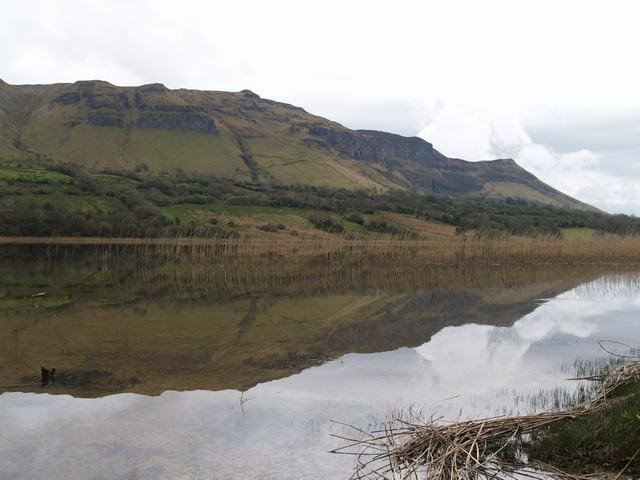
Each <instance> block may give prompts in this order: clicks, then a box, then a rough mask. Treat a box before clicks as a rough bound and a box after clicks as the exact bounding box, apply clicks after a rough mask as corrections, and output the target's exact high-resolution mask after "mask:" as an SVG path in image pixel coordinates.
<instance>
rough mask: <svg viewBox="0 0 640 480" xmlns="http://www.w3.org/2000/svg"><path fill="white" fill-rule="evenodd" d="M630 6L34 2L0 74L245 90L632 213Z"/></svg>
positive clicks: (8, 35) (638, 178)
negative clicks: (515, 168) (413, 138)
mask: <svg viewBox="0 0 640 480" xmlns="http://www.w3.org/2000/svg"><path fill="white" fill-rule="evenodd" d="M639 18H640V2H637V1H635V0H628V1H619V0H608V1H606V2H605V1H604V0H603V1H599V2H594V1H589V0H580V1H571V0H562V1H558V0H554V1H546V0H533V1H528V0H518V1H513V0H505V1H497V0H483V1H477V0H470V1H452V0H447V1H444V0H443V1H440V2H430V1H424V0H422V1H415V2H414V1H401V0H397V1H394V2H391V1H385V2H382V1H372V0H368V1H354V0H350V1H346V0H341V1H333V0H323V1H321V2H305V1H300V0H298V1H277V0H271V1H259V0H256V1H243V0H234V1H233V2H230V1H220V2H217V1H190V0H180V1H173V2H170V1H164V0H161V1H136V0H127V1H119V0H110V1H102V2H98V1H97V0H96V1H91V2H90V1H80V0H77V1H68V0H56V1H53V0H52V1H29V0H22V1H20V2H5V3H3V5H2V13H1V14H0V65H1V67H2V69H1V70H0V78H2V79H3V80H5V81H6V82H9V83H14V84H21V83H51V82H73V81H75V80H78V79H103V80H107V81H109V82H111V83H114V84H117V85H138V84H143V83H151V82H161V83H164V84H165V85H167V86H168V87H170V88H183V87H184V88H197V89H207V90H241V89H244V88H249V89H251V90H253V91H255V92H256V93H258V94H260V95H261V96H263V97H267V98H273V99H276V100H281V101H286V102H290V103H294V104H296V105H299V106H302V107H304V108H305V109H306V110H308V111H310V112H311V113H315V114H318V115H322V116H326V117H329V118H331V119H332V120H336V121H338V122H340V123H342V124H344V125H346V126H348V127H351V128H372V129H380V130H386V131H390V132H395V133H400V134H403V135H419V136H421V137H423V138H424V139H426V140H428V141H430V142H431V143H433V144H434V145H435V147H436V148H437V149H438V150H440V151H441V152H443V153H445V154H446V155H448V156H452V157H460V158H464V159H467V160H473V161H476V160H486V159H493V158H500V157H513V158H515V160H516V161H517V162H518V163H519V164H520V165H522V166H523V167H525V168H527V169H528V170H530V171H531V172H533V173H534V174H536V175H538V176H539V177H540V178H541V179H542V180H544V181H546V182H548V183H549V184H551V185H553V186H554V187H556V188H559V189H560V190H562V191H564V192H566V193H568V194H570V195H573V196H575V197H577V198H579V199H581V200H583V201H586V202H589V203H591V204H593V205H596V206H598V207H600V208H602V209H604V210H607V211H609V212H622V213H634V214H640V157H639V155H640V62H639V61H638V48H639V47H640V28H638V26H637V24H638V19H639Z"/></svg>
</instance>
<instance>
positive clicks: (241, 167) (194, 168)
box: [0, 81, 590, 210]
mask: <svg viewBox="0 0 640 480" xmlns="http://www.w3.org/2000/svg"><path fill="white" fill-rule="evenodd" d="M16 160H38V161H44V160H46V161H53V162H58V163H60V162H62V163H64V162H66V163H73V164H76V165H80V166H83V167H85V168H87V169H89V170H90V171H93V172H95V171H100V170H103V169H107V168H108V169H117V170H123V171H129V172H132V171H150V172H154V173H162V172H165V173H174V172H175V171H176V170H178V169H180V170H181V171H183V172H185V173H189V174H200V175H202V174H204V175H216V176H218V177H222V178H226V179H231V180H237V181H247V180H250V181H251V182H252V183H254V184H261V185H273V186H280V185H305V186H323V187H328V188H344V189H351V190H356V189H365V190H369V191H371V192H378V193H379V192H385V191H389V190H406V191H414V192H419V193H423V194H438V195H447V196H452V197H458V198H460V197H466V196H480V197H483V198H486V197H491V198H501V199H504V198H507V197H512V198H515V199H516V200H523V201H529V202H533V203H540V204H548V205H553V206H557V207H567V208H576V209H586V210H588V209H590V207H589V206H587V205H585V204H582V203H580V202H578V201H576V200H575V199H572V198H570V197H568V196H566V195H563V194H562V193H561V192H558V191H556V190H554V189H553V188H551V187H549V186H548V185H546V184H544V183H542V182H540V181H539V180H538V179H537V178H535V177H534V176H533V175H530V174H529V173H527V172H526V171H525V170H523V169H522V168H520V167H519V166H518V165H516V164H515V162H513V161H512V160H496V161H488V162H475V163H474V162H466V161H464V160H458V159H449V158H446V157H445V156H444V155H442V154H440V153H439V152H437V151H436V150H434V149H433V146H432V145H431V144H429V143H428V142H425V141H424V140H422V139H419V138H415V137H413V138H408V137H402V136H399V135H393V134H389V133H384V132H377V131H369V130H357V131H354V130H349V129H347V128H345V127H343V126H341V125H339V124H337V123H335V122H331V121H329V120H327V119H324V118H321V117H317V116H314V115H311V114H309V113H307V112H305V111H304V110H303V109H301V108H299V107H295V106H292V105H287V104H284V103H279V102H275V101H272V100H267V99H263V98H260V97H259V96H258V95H256V94H254V93H253V92H250V91H248V90H245V91H242V92H212V91H195V90H182V89H181V90H169V89H167V88H166V87H164V86H163V85H160V84H152V85H143V86H140V87H117V86H114V85H111V84H109V83H107V82H102V81H79V82H75V83H73V84H53V85H22V86H13V85H8V84H6V83H4V82H2V81H0V162H7V161H16Z"/></svg>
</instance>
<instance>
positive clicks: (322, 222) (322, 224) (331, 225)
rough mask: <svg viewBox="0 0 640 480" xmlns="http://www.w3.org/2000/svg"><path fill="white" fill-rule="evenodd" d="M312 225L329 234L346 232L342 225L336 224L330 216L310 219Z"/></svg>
mask: <svg viewBox="0 0 640 480" xmlns="http://www.w3.org/2000/svg"><path fill="white" fill-rule="evenodd" d="M309 221H310V222H311V224H312V225H313V226H314V227H316V228H319V229H320V230H324V231H325V232H329V233H342V232H343V231H344V227H343V226H342V224H341V223H339V222H336V221H335V220H334V219H333V218H331V217H330V216H328V215H326V216H325V215H314V216H312V217H311V218H309Z"/></svg>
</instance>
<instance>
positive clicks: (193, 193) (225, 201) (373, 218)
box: [0, 160, 640, 238]
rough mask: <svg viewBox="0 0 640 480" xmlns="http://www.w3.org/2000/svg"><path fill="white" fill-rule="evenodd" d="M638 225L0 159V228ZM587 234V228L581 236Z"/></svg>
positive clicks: (498, 203) (139, 232)
mask: <svg viewBox="0 0 640 480" xmlns="http://www.w3.org/2000/svg"><path fill="white" fill-rule="evenodd" d="M478 232H480V233H483V232H506V233H509V234H530V233H544V234H553V235H564V236H566V237H571V238H576V237H585V238H587V237H588V236H593V235H598V234H600V233H616V234H622V235H625V234H633V233H636V234H637V233H640V220H638V219H636V218H634V217H627V216H622V215H619V216H611V215H606V214H603V213H600V212H591V211H583V210H570V209H563V208H557V207H553V206H545V205H540V204H530V203H527V202H523V201H520V200H516V199H513V198H511V197H509V198H508V199H507V200H506V201H505V200H499V199H491V198H480V197H470V198H467V199H454V198H449V197H443V196H433V195H432V196H425V195H421V194H417V193H412V192H407V191H401V190H392V191H386V192H376V191H373V190H368V189H357V190H356V189H347V188H343V189H331V188H326V187H313V186H311V187H309V186H302V185H298V186H274V185H256V184H254V183H252V182H251V181H249V180H248V179H247V180H245V181H240V180H229V179H223V178H220V177H218V176H215V175H189V174H186V173H173V174H170V173H154V172H152V171H139V172H127V171H119V170H100V171H93V172H92V171H89V170H88V169H85V168H82V167H78V166H75V165H73V164H58V163H52V162H50V161H47V160H39V161H35V160H34V161H14V162H8V161H7V162H5V163H4V165H2V164H0V236H107V237H114V236H125V237H126V236H154V237H157V236H174V235H198V236H222V237H238V236H265V235H268V236H272V237H274V238H275V237H277V236H283V235H287V236H298V235H303V236H304V235H317V234H319V233H322V234H326V233H329V234H333V235H346V236H352V237H353V236H356V237H357V236H376V235H392V236H395V237H397V236H404V237H407V236H409V237H433V236H440V237H442V236H452V235H456V234H461V233H467V234H469V233H478ZM587 233H588V235H587Z"/></svg>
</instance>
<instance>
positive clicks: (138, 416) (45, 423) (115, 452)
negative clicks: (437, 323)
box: [0, 277, 640, 480]
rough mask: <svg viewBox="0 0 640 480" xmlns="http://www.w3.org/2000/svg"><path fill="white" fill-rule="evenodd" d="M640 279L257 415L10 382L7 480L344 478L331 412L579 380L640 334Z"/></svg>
mask: <svg viewBox="0 0 640 480" xmlns="http://www.w3.org/2000/svg"><path fill="white" fill-rule="evenodd" d="M633 278H635V281H632V280H633ZM638 284H640V281H638V280H637V277H631V280H630V279H629V277H616V278H611V277H610V278H608V279H604V280H599V281H596V282H591V283H590V284H587V285H585V286H582V287H579V288H577V289H574V290H572V291H570V292H567V293H565V294H562V295H560V296H559V297H557V298H555V299H552V300H549V301H547V302H545V303H543V304H542V305H541V306H540V307H539V308H537V309H536V310H535V311H534V312H532V313H531V314H529V315H526V316H525V317H523V318H522V319H520V320H519V321H517V322H516V323H515V324H514V326H513V327H509V328H505V327H491V326H484V325H474V324H471V325H465V326H461V327H448V328H445V329H443V330H441V331H440V332H439V333H437V334H436V335H434V336H433V338H432V339H431V340H430V341H429V342H427V343H425V344H424V345H422V346H420V347H417V348H415V349H412V348H411V349H410V348H401V349H398V350H395V351H391V352H384V353H378V354H366V355H364V354H349V355H345V356H344V357H342V358H340V359H337V360H334V361H332V362H328V363H326V364H324V365H322V366H319V367H314V368H310V369H308V370H305V371H304V372H302V373H300V374H297V375H293V376H291V377H288V378H285V379H281V380H276V381H272V382H268V383H264V384H260V385H258V386H256V387H255V388H253V389H251V390H249V391H248V392H246V393H245V398H248V399H250V400H249V401H248V402H247V403H246V404H245V410H246V413H245V414H242V412H241V410H240V404H239V397H240V393H239V392H236V391H229V390H227V391H219V392H208V391H194V392H166V393H164V394H163V395H161V396H159V397H144V396H141V395H132V394H122V395H113V396H109V397H105V398H99V399H78V398H72V397H69V396H65V395H62V396H49V395H34V394H19V393H5V394H3V395H0V425H2V429H1V430H0V479H1V480H5V479H7V480H8V479H12V480H13V479H20V478H24V479H27V478H28V479H45V478H68V479H75V478H82V479H98V478H101V479H105V480H109V479H128V478H136V479H151V478H154V479H155V478H182V479H201V478H202V479H204V478H207V479H222V478H224V479H227V478H247V479H252V478H256V479H257V478H260V479H261V480H262V479H271V478H273V479H276V478H277V479H314V480H315V479H317V478H328V479H332V478H344V477H345V476H348V472H349V470H350V466H351V465H352V461H353V459H351V458H349V457H342V456H330V455H328V454H326V453H325V452H326V451H327V450H329V449H330V448H332V447H334V446H335V443H334V442H333V441H332V440H331V439H330V438H329V436H328V431H329V426H328V424H327V420H328V419H329V418H332V419H338V420H346V421H349V422H350V421H353V419H356V418H361V419H363V417H364V419H363V420H362V421H364V422H366V421H368V419H367V418H366V415H367V413H369V412H383V413H384V412H385V411H386V408H387V407H388V406H389V405H395V406H397V405H399V404H400V403H401V402H404V403H405V404H416V405H418V406H424V407H425V408H426V409H427V410H428V411H430V412H431V411H435V410H437V411H439V412H440V413H442V414H445V415H447V416H450V417H452V416H456V415H457V412H458V411H459V409H464V412H465V413H466V414H467V415H482V414H487V413H489V414H491V413H493V412H494V411H495V409H496V408H499V407H500V406H508V405H509V404H510V402H511V401H512V395H511V393H510V392H511V391H512V390H516V389H517V390H518V391H519V392H525V393H526V392H530V393H536V392H538V391H539V390H540V389H541V388H547V387H554V386H559V385H566V382H565V381H564V380H563V378H564V377H566V373H565V372H562V371H561V366H562V364H564V363H567V362H572V361H573V360H574V359H576V358H578V357H593V356H599V355H601V352H600V351H599V349H598V345H597V340H598V339H600V338H603V337H605V336H606V337H607V338H613V339H625V340H626V341H629V342H636V343H640V341H639V339H640V329H639V328H638V322H639V318H640V315H639V314H640V296H639V295H638V291H639V290H640V289H639V288H638ZM505 391H506V392H507V393H505ZM453 395H460V397H459V398H456V399H452V400H447V401H443V399H445V398H447V397H451V396H453ZM371 418H373V419H374V420H375V417H369V419H371Z"/></svg>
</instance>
